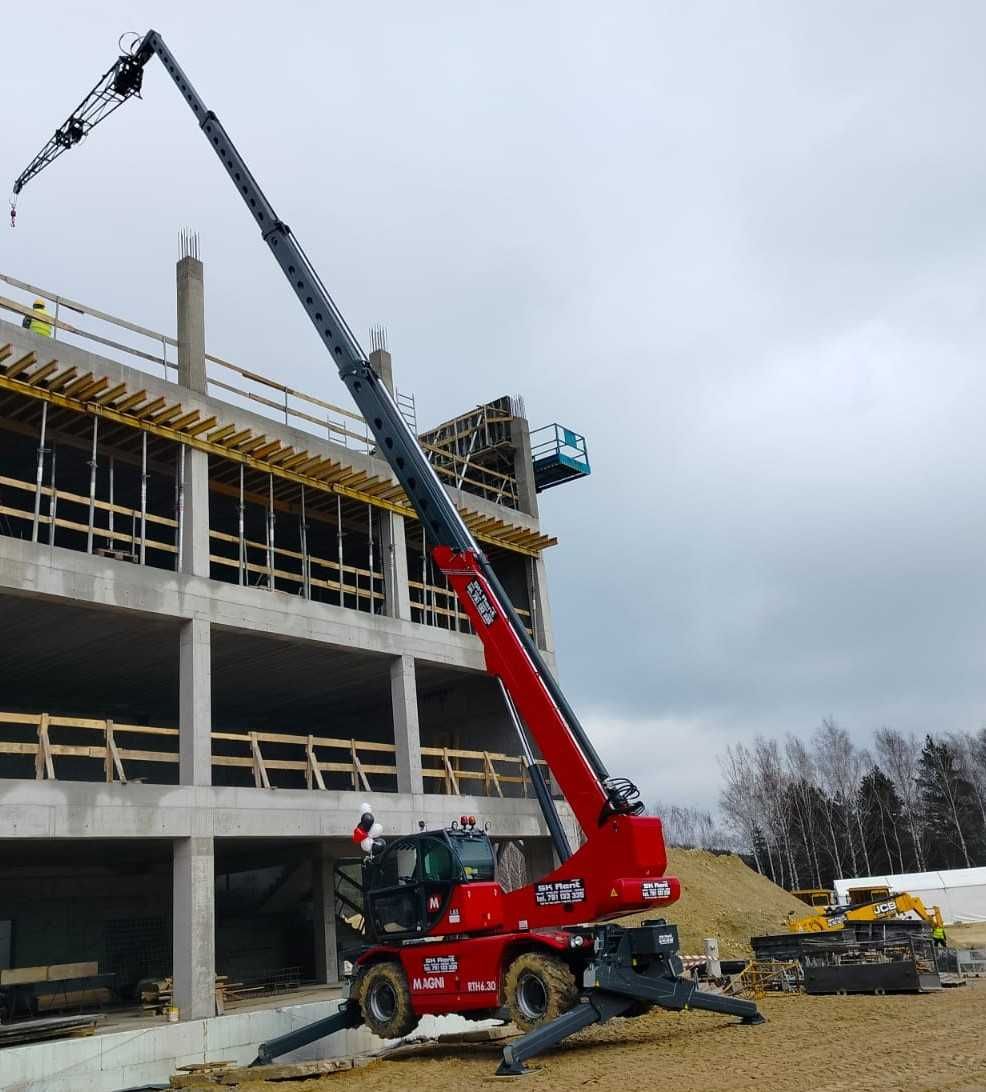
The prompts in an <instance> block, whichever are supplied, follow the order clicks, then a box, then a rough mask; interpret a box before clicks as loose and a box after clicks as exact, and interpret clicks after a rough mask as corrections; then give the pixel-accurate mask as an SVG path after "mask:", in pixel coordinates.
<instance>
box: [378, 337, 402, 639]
mask: <svg viewBox="0 0 986 1092" xmlns="http://www.w3.org/2000/svg"><path fill="white" fill-rule="evenodd" d="M370 367H371V368H373V370H374V371H375V372H376V373H377V375H379V376H380V378H381V379H382V380H383V384H384V386H385V387H386V388H387V390H389V391H390V393H391V394H394V363H393V359H392V358H391V355H390V353H388V352H387V350H386V349H374V350H373V352H372V353H370ZM380 546H381V552H382V553H383V565H384V574H383V575H384V594H385V595H386V597H387V599H386V612H387V614H388V615H389V616H390V617H391V618H404V619H407V620H410V618H411V589H410V588H409V587H408V583H407V580H408V576H407V541H406V539H405V537H404V518H403V516H395V515H394V514H393V513H392V512H381V514H380Z"/></svg>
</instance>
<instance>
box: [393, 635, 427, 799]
mask: <svg viewBox="0 0 986 1092" xmlns="http://www.w3.org/2000/svg"><path fill="white" fill-rule="evenodd" d="M390 699H391V703H392V705H393V710H394V743H395V744H396V746H397V791H398V792H403V793H418V794H421V793H423V792H424V778H423V777H422V775H421V733H420V730H419V728H418V687H417V683H416V682H415V677H414V657H413V656H408V655H406V654H405V655H402V656H395V657H394V660H393V662H392V663H391V665H390Z"/></svg>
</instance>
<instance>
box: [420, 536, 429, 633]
mask: <svg viewBox="0 0 986 1092" xmlns="http://www.w3.org/2000/svg"><path fill="white" fill-rule="evenodd" d="M421 624H422V625H424V626H426V625H428V536H427V534H425V528H424V524H422V525H421Z"/></svg>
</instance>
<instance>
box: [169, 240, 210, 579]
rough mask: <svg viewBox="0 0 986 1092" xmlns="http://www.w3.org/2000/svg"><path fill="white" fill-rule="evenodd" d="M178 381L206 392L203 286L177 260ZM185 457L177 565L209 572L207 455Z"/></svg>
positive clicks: (191, 262)
mask: <svg viewBox="0 0 986 1092" xmlns="http://www.w3.org/2000/svg"><path fill="white" fill-rule="evenodd" d="M177 280H178V382H179V384H180V385H181V386H183V387H188V389H189V390H193V391H197V392H198V393H199V394H207V393H208V387H207V384H206V377H205V288H204V282H203V269H202V263H201V262H200V261H199V260H198V258H182V259H181V261H179V263H178V269H177ZM180 450H181V454H182V458H184V460H185V477H184V489H183V492H182V517H181V520H182V525H181V551H182V557H181V568H182V572H185V573H188V574H190V575H193V576H208V575H209V456H208V455H207V454H206V453H205V452H204V451H194V450H192V449H191V448H185V447H182V448H181V449H180Z"/></svg>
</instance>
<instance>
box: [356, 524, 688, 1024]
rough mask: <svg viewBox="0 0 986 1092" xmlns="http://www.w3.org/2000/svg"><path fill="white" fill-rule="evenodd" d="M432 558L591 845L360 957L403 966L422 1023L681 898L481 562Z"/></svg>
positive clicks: (465, 555) (651, 838)
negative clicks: (523, 955)
mask: <svg viewBox="0 0 986 1092" xmlns="http://www.w3.org/2000/svg"><path fill="white" fill-rule="evenodd" d="M432 556H433V558H434V560H435V563H436V564H437V565H438V567H439V568H440V569H441V570H442V572H443V573H444V574H445V576H446V578H447V579H448V580H449V582H450V583H451V584H452V586H453V588H454V589H455V591H456V594H457V596H458V598H459V601H460V602H461V603H462V604H463V607H464V609H465V610H466V611H467V613H468V615H469V619H470V621H471V622H472V625H473V628H474V629H475V631H476V633H477V634H478V635H479V637H480V639H481V640H482V642H483V648H484V651H485V656H486V667H487V670H488V671H489V672H490V674H492V675H495V676H497V677H498V678H500V679H501V680H502V681H503V683H504V686H505V687H506V689H507V691H508V693H509V695H510V697H511V698H512V700H513V702H514V704H515V706H516V709H517V712H518V713H519V715H520V716H521V718H522V719H523V721H524V723H525V724H527V725H528V726H529V727H530V730H531V733H532V735H533V736H534V738H535V739H536V740H537V742H538V745H539V747H540V749H541V753H542V754H543V756H544V758H545V760H546V761H547V763H548V766H549V768H550V769H551V772H552V774H553V776H554V778H555V780H556V781H557V782H558V784H559V786H560V787H561V789H562V792H563V793H564V795H565V798H566V799H567V800H568V802H569V804H570V805H571V807H572V810H573V811H574V813H575V815H576V818H577V819H578V820H579V823H580V825H581V827H582V830H583V831H584V833H585V841H584V842H583V844H582V845H581V847H580V848H579V849H577V850H576V851H575V852H574V853H573V854H572V855H571V856H570V857H569V858H568V860H566V861H564V862H563V863H562V864H561V865H559V866H558V867H557V868H556V869H555V870H554V871H552V872H550V873H548V875H546V876H543V877H541V878H540V879H539V880H537V881H536V882H535V883H531V884H528V885H527V886H525V887H521V888H518V889H517V890H515V891H510V892H505V891H504V890H503V888H502V887H501V886H500V884H499V883H496V882H472V883H461V884H459V885H457V886H455V887H454V888H453V889H452V893H451V896H450V897H449V899H448V903H447V905H446V906H445V907H444V908H443V910H442V912H441V914H440V916H438V917H437V918H435V919H434V920H432V921H430V922H429V924H428V935H427V938H422V939H421V940H412V941H405V942H404V943H401V944H393V945H390V944H377V945H374V946H373V947H371V948H370V949H368V950H367V951H366V952H364V953H363V954H362V955H361V956H360V958H359V960H358V965H359V967H360V968H366V967H369V966H370V965H372V964H373V963H377V962H380V961H384V960H397V961H399V962H400V964H401V966H402V968H403V970H404V974H405V976H406V978H407V982H408V985H409V987H410V991H411V1001H412V1005H413V1008H414V1011H415V1013H417V1014H418V1015H424V1014H426V1013H427V1014H440V1013H450V1012H467V1011H468V1012H476V1011H483V1010H487V1009H494V1008H496V1007H497V1006H498V1004H499V1003H500V998H501V997H502V989H503V976H504V972H505V969H506V967H507V966H508V965H509V963H510V961H511V960H512V959H513V958H514V956H515V955H517V954H518V953H520V952H523V951H531V950H542V951H553V952H559V953H565V954H569V955H571V954H578V953H577V951H574V952H573V949H578V948H580V947H582V945H583V944H584V943H590V942H591V941H589V940H588V939H587V934H586V935H585V936H584V935H583V934H582V933H580V932H579V930H578V927H579V926H580V925H582V924H585V923H589V922H598V921H602V920H606V919H608V918H615V917H619V916H621V915H625V914H628V913H632V912H634V911H644V910H650V909H655V910H656V909H657V908H659V907H662V906H668V905H670V904H671V903H673V902H675V901H677V899H678V897H679V895H680V893H681V886H680V883H679V881H678V879H677V878H676V877H674V876H665V874H664V870H665V868H666V866H667V853H666V850H665V846H664V835H663V831H662V828H661V820H660V819H658V818H656V817H654V816H643V815H632V814H619V813H613V812H612V811H611V810H610V809H609V806H608V804H609V801H608V798H607V795H606V793H605V791H604V789H603V787H602V786H601V785H600V783H599V779H598V777H596V775H595V774H594V772H593V771H592V770H591V769H590V767H589V765H588V763H587V762H586V760H585V757H584V756H583V754H582V752H581V751H580V750H579V748H578V747H577V745H576V744H575V742H574V741H573V740H572V738H571V735H570V733H569V731H568V728H567V725H566V724H565V721H564V718H563V716H562V714H561V712H560V710H559V709H558V707H557V705H556V704H555V702H554V700H553V699H552V697H551V695H550V693H549V692H548V689H547V687H546V686H545V684H544V680H543V679H542V677H541V675H540V673H539V672H538V671H537V670H536V669H534V667H533V665H532V664H531V662H530V659H529V657H528V656H527V654H526V651H525V650H524V648H523V645H522V644H521V642H520V640H519V638H518V636H517V633H516V631H515V629H514V627H513V626H512V625H510V623H509V621H508V620H507V618H506V617H505V616H504V614H503V612H502V611H501V610H499V609H498V600H497V597H496V595H495V593H494V592H493V589H492V588H491V587H490V585H489V582H488V580H487V579H486V577H485V575H484V573H483V571H482V569H481V567H480V566H479V564H478V562H477V559H476V556H475V555H474V554H473V553H472V552H471V551H460V552H456V551H453V550H451V549H449V548H448V547H444V546H436V547H435V548H434V550H433V553H432ZM434 897H435V898H436V900H437V895H436V896H434ZM436 905H437V902H436ZM445 937H447V938H448V940H447V941H446V940H439V939H438V938H445Z"/></svg>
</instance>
